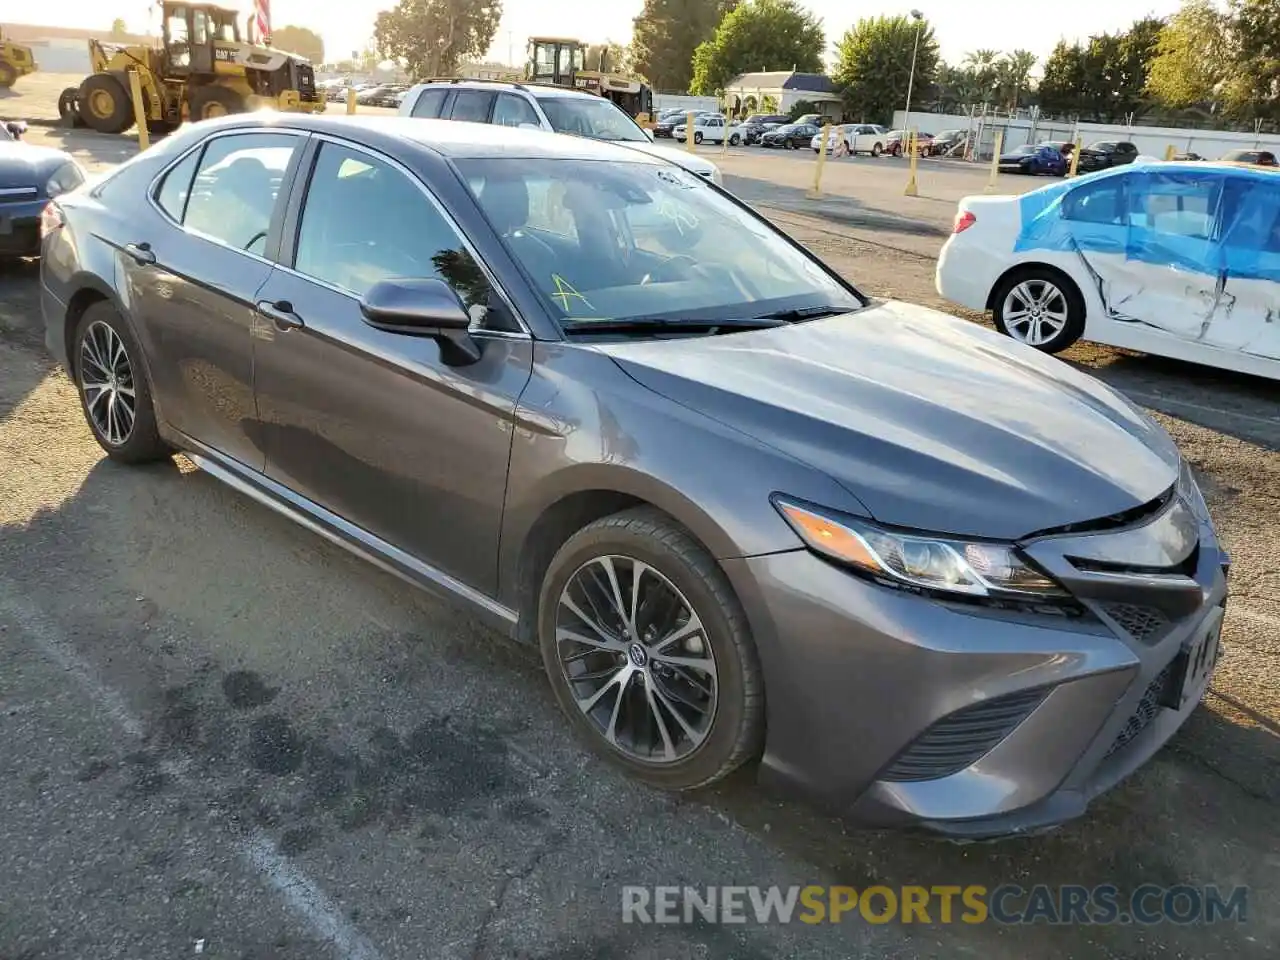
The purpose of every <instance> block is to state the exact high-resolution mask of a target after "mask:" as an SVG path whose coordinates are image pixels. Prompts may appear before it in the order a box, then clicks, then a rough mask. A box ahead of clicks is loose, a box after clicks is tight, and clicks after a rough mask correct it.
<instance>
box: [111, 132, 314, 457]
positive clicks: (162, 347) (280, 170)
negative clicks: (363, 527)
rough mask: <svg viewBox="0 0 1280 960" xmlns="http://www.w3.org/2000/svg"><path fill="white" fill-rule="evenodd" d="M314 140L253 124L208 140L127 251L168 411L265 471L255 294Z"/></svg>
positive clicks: (179, 425)
mask: <svg viewBox="0 0 1280 960" xmlns="http://www.w3.org/2000/svg"><path fill="white" fill-rule="evenodd" d="M306 140H307V135H306V134H305V133H293V132H286V131H281V130H272V131H269V132H263V131H261V130H252V131H244V132H238V133H227V134H223V135H220V136H215V137H212V138H210V139H209V140H207V141H205V143H204V144H203V145H202V146H201V147H198V148H197V149H196V150H194V151H192V152H190V153H188V154H187V155H186V156H185V157H183V158H182V159H181V161H179V162H178V163H177V164H176V165H175V166H173V167H171V168H170V169H169V170H168V172H167V173H166V174H165V175H164V177H163V179H162V180H161V181H160V182H159V184H158V186H157V188H156V191H155V193H154V194H153V199H154V201H155V203H156V204H157V206H158V207H159V208H160V210H161V211H163V213H164V218H165V219H164V220H162V219H160V218H157V217H146V218H142V217H139V218H138V220H137V223H138V227H137V229H136V231H135V232H134V233H133V234H127V235H126V236H127V237H128V239H127V241H126V243H127V246H126V247H125V250H124V253H123V255H122V256H121V258H120V263H121V266H122V269H123V272H124V280H125V284H126V289H127V290H128V294H129V299H130V304H131V307H132V310H133V313H134V317H135V318H136V319H137V321H138V323H139V326H140V327H141V330H140V334H141V336H142V337H143V339H144V340H145V343H146V350H147V355H148V357H149V358H150V360H151V370H150V372H151V375H152V381H153V385H154V388H155V390H156V392H157V394H158V396H159V397H160V406H161V409H162V412H163V415H164V417H165V419H166V420H167V421H168V423H169V424H170V425H171V426H173V427H174V428H175V429H177V430H179V431H181V432H182V433H184V434H185V435H186V436H188V437H190V438H192V439H193V440H195V441H197V442H198V443H200V444H203V445H204V446H207V447H209V448H212V449H213V450H215V451H217V452H219V453H221V454H222V455H224V456H226V457H230V458H232V459H234V460H237V461H239V462H240V463H242V464H244V465H245V466H247V467H249V468H251V469H254V470H261V469H262V468H263V464H264V458H263V452H262V445H261V437H260V435H259V433H258V430H257V409H256V405H255V403H254V398H253V331H254V325H255V309H254V303H255V301H256V299H257V294H258V291H259V289H260V288H261V287H262V286H263V284H265V283H266V281H267V277H268V276H269V275H270V274H271V271H272V263H271V261H270V260H269V259H268V258H269V257H270V256H271V255H272V252H273V248H274V245H275V243H276V242H277V240H278V236H279V230H280V225H281V220H282V217H281V214H282V203H283V201H282V200H281V186H282V184H283V183H284V182H287V178H288V176H289V175H290V172H291V169H292V167H293V166H295V165H296V160H297V158H298V157H299V155H300V154H301V151H302V147H303V146H304V145H305V143H306ZM166 220H167V222H166Z"/></svg>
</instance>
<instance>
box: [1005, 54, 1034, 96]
mask: <svg viewBox="0 0 1280 960" xmlns="http://www.w3.org/2000/svg"><path fill="white" fill-rule="evenodd" d="M1035 65H1036V55H1035V54H1034V53H1032V52H1031V51H1030V50H1014V51H1013V52H1012V53H1006V54H1005V55H1004V56H1002V57H1001V58H1000V60H999V62H998V63H997V64H996V90H997V93H998V95H999V102H1000V104H1001V106H1004V107H1008V108H1009V109H1010V110H1016V109H1017V108H1018V102H1019V101H1020V100H1021V99H1022V94H1023V93H1025V92H1027V91H1029V90H1030V89H1031V70H1032V68H1033V67H1034V66H1035Z"/></svg>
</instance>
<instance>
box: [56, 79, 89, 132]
mask: <svg viewBox="0 0 1280 960" xmlns="http://www.w3.org/2000/svg"><path fill="white" fill-rule="evenodd" d="M58 118H59V119H60V120H61V121H62V123H63V125H64V126H67V127H82V126H84V121H83V120H81V119H80V88H79V87H67V88H66V89H65V90H63V91H62V93H60V94H58Z"/></svg>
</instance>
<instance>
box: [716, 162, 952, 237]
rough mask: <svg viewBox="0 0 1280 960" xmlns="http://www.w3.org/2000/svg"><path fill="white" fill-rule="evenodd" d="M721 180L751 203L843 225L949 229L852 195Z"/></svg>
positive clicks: (940, 233)
mask: <svg viewBox="0 0 1280 960" xmlns="http://www.w3.org/2000/svg"><path fill="white" fill-rule="evenodd" d="M724 182H725V188H726V189H727V190H729V192H730V193H732V194H734V195H735V196H736V197H738V198H739V199H740V200H742V201H744V202H745V203H748V204H751V205H755V206H765V207H769V208H773V209H777V210H789V211H792V212H795V213H804V214H808V215H810V216H820V217H821V218H823V219H825V220H829V221H831V222H833V223H838V224H841V225H844V226H853V227H868V228H871V229H876V230H886V231H890V232H892V233H899V234H909V235H911V236H917V237H939V238H945V237H946V236H948V234H949V233H950V231H949V230H947V229H944V228H943V227H941V226H939V225H938V224H935V223H929V222H926V221H924V220H918V219H913V218H911V217H904V216H903V215H901V214H899V213H893V212H891V211H888V210H881V209H878V208H876V207H872V206H869V205H867V204H866V203H865V202H863V201H861V200H858V199H855V198H853V197H841V196H826V197H823V198H821V199H816V200H815V199H813V198H811V197H810V196H809V194H808V191H806V190H803V189H801V188H799V187H788V186H783V185H781V184H777V183H772V182H770V181H768V180H757V179H754V178H752V177H743V176H740V175H738V174H725V175H724ZM920 199H928V198H920ZM940 202H944V203H946V204H947V205H948V207H954V206H955V204H954V203H953V202H952V201H949V200H948V201H940Z"/></svg>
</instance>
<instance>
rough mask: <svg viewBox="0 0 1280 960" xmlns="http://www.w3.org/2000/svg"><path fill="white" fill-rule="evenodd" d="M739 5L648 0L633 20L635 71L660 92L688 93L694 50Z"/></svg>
mask: <svg viewBox="0 0 1280 960" xmlns="http://www.w3.org/2000/svg"><path fill="white" fill-rule="evenodd" d="M737 5H738V4H737V0H645V3H644V8H643V9H642V10H641V11H640V15H639V16H637V17H636V18H635V20H634V21H633V22H632V37H631V68H632V70H634V72H635V73H637V74H638V75H640V76H642V77H644V78H645V79H647V80H648V81H649V83H650V85H651V86H652V87H653V88H654V90H656V91H658V92H659V93H684V92H686V91H687V90H688V89H689V84H690V83H692V82H693V51H694V50H696V49H697V47H698V44H700V43H702V41H704V40H707V39H709V38H710V37H711V36H712V34H714V33H715V30H716V26H717V25H718V24H719V23H720V20H721V18H722V17H724V15H725V14H726V13H729V12H730V11H731V10H733V8H734V7H736V6H737Z"/></svg>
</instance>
